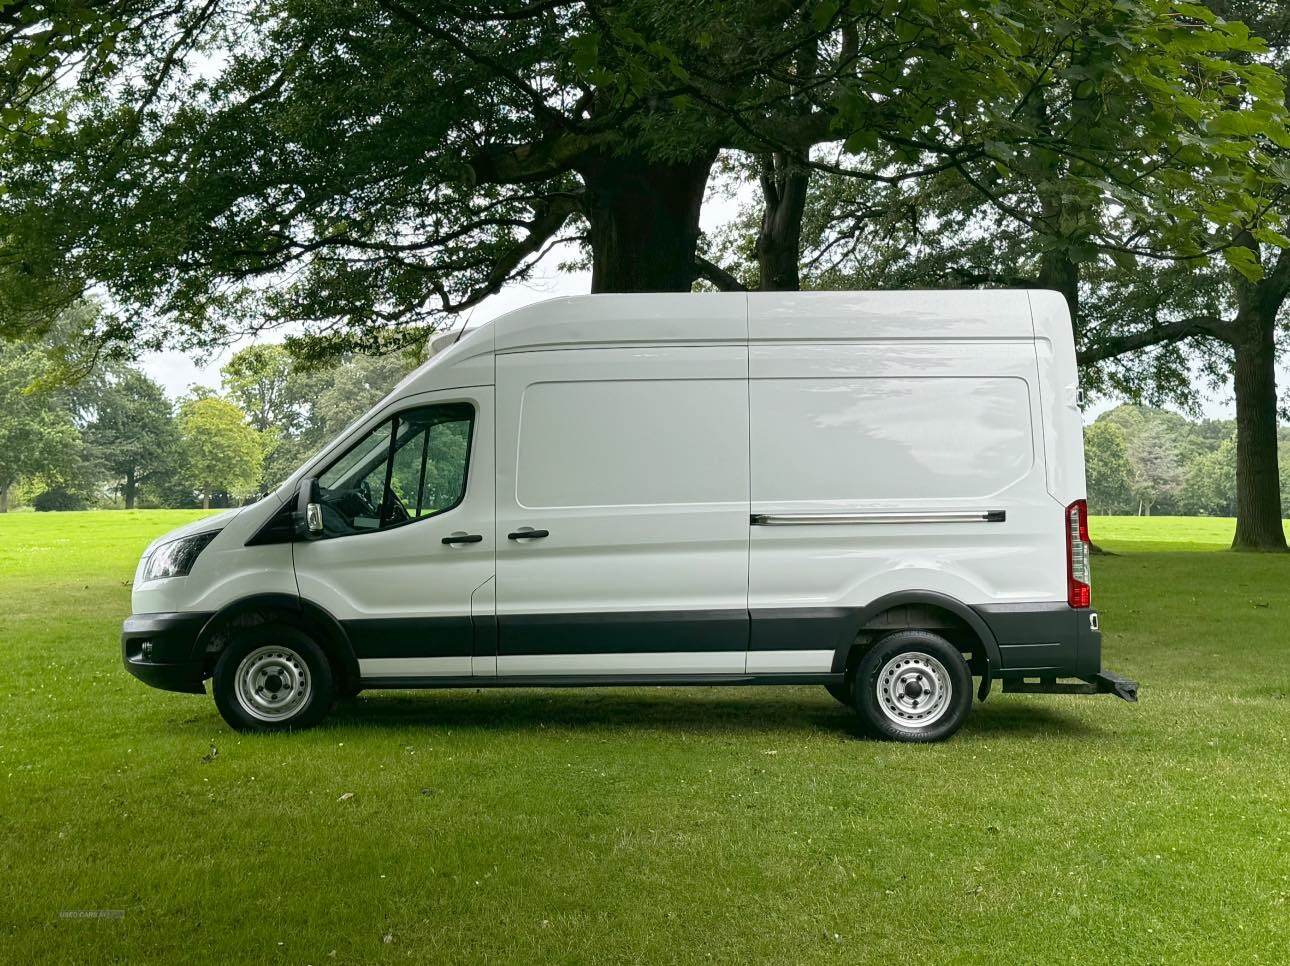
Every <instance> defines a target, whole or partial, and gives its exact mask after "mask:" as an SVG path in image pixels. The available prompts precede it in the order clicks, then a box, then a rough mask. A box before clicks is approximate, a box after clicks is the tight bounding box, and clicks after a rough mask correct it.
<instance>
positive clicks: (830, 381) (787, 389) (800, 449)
mask: <svg viewBox="0 0 1290 966" xmlns="http://www.w3.org/2000/svg"><path fill="white" fill-rule="evenodd" d="M749 372H750V383H749V398H750V406H751V429H752V445H751V453H750V455H751V463H752V512H753V514H754V516H755V517H757V516H765V517H768V518H771V520H772V521H774V522H776V523H777V524H778V525H765V526H753V527H752V541H751V550H750V563H749V607H750V608H751V609H752V611H753V612H754V613H757V612H758V611H761V610H771V611H791V610H792V609H797V608H805V609H820V608H837V607H848V608H855V607H863V606H865V605H866V604H868V603H869V602H870V601H873V600H875V599H877V598H879V597H882V596H885V595H887V594H892V593H898V592H906V591H914V590H917V591H931V592H935V593H939V594H944V595H947V596H949V597H951V598H954V599H955V600H958V601H960V602H962V603H964V604H975V603H982V602H1006V601H1048V600H1058V599H1062V598H1063V596H1064V594H1065V584H1064V580H1065V562H1064V557H1063V554H1064V544H1063V543H1062V534H1063V531H1062V511H1061V507H1060V505H1059V504H1058V503H1057V502H1056V501H1055V500H1054V499H1053V498H1052V497H1051V496H1050V495H1049V493H1048V491H1047V487H1046V483H1045V475H1044V461H1043V451H1042V437H1041V436H1040V433H1039V425H1040V420H1041V414H1040V410H1039V406H1038V398H1037V397H1038V393H1037V387H1036V385H1035V382H1036V380H1035V350H1034V345H1033V343H1032V342H1030V341H1029V340H1025V341H1022V340H1004V339H995V340H972V341H961V342H951V341H941V342H926V343H916V342H900V343H891V342H866V343H851V344H827V345H803V344H781V345H775V344H762V345H754V346H753V347H752V348H751V349H750V356H749ZM785 626H789V625H788V623H787V622H785ZM796 638H797V639H796V641H795V642H794V644H793V646H795V647H798V648H800V649H802V651H803V654H802V658H801V661H800V668H799V669H800V670H803V671H814V670H821V669H827V668H825V667H823V666H822V665H823V664H824V662H822V660H821V659H820V658H821V655H817V654H815V653H813V652H814V650H815V648H812V647H811V646H810V645H811V642H810V641H809V640H806V639H802V635H796ZM753 646H754V648H755V649H756V648H762V649H765V650H777V649H780V648H781V647H783V646H784V645H783V644H777V642H776V640H775V639H774V637H773V636H772V635H771V634H769V633H766V634H755V635H754V645H753ZM816 647H818V645H816ZM756 654H757V651H756V650H754V651H753V652H752V653H750V657H749V670H750V671H751V670H753V669H754V664H755V660H756ZM778 666H782V665H778Z"/></svg>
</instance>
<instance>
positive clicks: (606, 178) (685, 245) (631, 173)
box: [578, 151, 717, 292]
mask: <svg viewBox="0 0 1290 966" xmlns="http://www.w3.org/2000/svg"><path fill="white" fill-rule="evenodd" d="M716 157H717V155H716V152H715V151H708V152H706V153H705V154H703V155H702V156H701V157H699V158H696V159H694V160H693V161H687V162H682V163H676V164H665V163H659V162H655V161H650V160H648V159H646V158H644V157H642V156H640V155H638V154H632V153H629V154H624V155H616V156H609V155H598V156H596V157H594V158H589V159H587V160H585V161H583V162H582V163H581V164H580V166H579V168H578V173H579V174H580V175H582V179H583V182H584V183H585V184H586V186H587V191H586V206H587V220H588V221H589V222H590V223H591V291H593V292H688V291H690V286H691V285H692V284H693V283H694V278H695V267H694V254H695V249H696V247H697V246H698V242H699V210H700V208H701V207H702V205H703V192H704V190H705V189H706V188H707V185H708V173H709V172H710V171H711V170H712V164H713V162H714V161H715V160H716Z"/></svg>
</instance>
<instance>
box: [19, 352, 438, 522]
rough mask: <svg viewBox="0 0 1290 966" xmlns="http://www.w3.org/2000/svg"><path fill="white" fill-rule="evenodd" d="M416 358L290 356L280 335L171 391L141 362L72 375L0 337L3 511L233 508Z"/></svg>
mask: <svg viewBox="0 0 1290 966" xmlns="http://www.w3.org/2000/svg"><path fill="white" fill-rule="evenodd" d="M416 362H417V360H416V359H415V358H413V357H409V356H405V355H398V356H388V357H367V356H346V357H343V358H341V359H340V360H337V361H335V362H332V363H330V364H328V366H327V367H326V368H321V369H319V368H314V369H308V368H304V367H302V366H299V365H297V364H296V363H295V362H294V361H293V359H292V357H291V355H290V354H289V353H288V351H287V350H286V349H284V348H283V347H282V346H278V345H254V346H251V347H249V348H246V349H243V350H241V351H240V352H238V353H237V354H236V355H234V356H233V357H232V359H230V360H229V362H228V364H227V365H225V366H224V368H223V369H222V370H221V383H220V387H219V389H218V391H217V390H216V389H212V388H209V387H205V386H194V387H191V388H190V389H189V391H188V392H187V393H185V394H184V395H183V396H181V397H180V398H179V399H176V400H172V399H170V398H169V397H168V396H167V394H166V392H165V390H164V389H163V388H162V387H161V386H160V385H159V384H158V383H157V382H156V381H155V380H153V379H151V378H149V377H148V376H147V375H146V374H145V373H143V372H142V371H140V370H139V369H138V368H136V367H134V366H131V365H127V364H124V363H120V362H109V363H107V364H104V365H99V366H96V367H95V368H94V369H92V370H91V371H90V372H89V373H88V375H86V376H85V377H84V378H83V379H80V380H79V381H68V379H67V373H66V372H65V371H62V370H61V369H60V367H59V365H58V362H57V359H56V357H55V356H51V354H50V353H49V352H47V351H44V350H42V348H41V347H39V346H30V345H23V344H19V343H11V342H2V341H0V513H3V512H7V511H8V510H10V509H11V508H15V507H17V506H31V507H32V508H34V509H36V510H82V509H89V508H107V507H121V508H125V509H134V508H135V507H197V506H201V507H212V506H215V507H219V506H236V505H238V504H239V503H242V502H244V501H247V500H250V499H253V498H254V497H256V496H257V495H258V494H261V493H264V492H266V491H268V490H271V489H272V488H274V487H275V486H276V485H277V484H278V483H280V482H281V481H282V480H283V479H284V478H286V477H287V476H288V475H289V474H290V473H291V471H292V470H294V469H295V468H296V467H297V466H298V465H299V464H300V463H302V462H303V461H304V460H305V458H307V457H308V456H309V455H310V454H311V453H313V452H315V451H316V450H318V449H320V448H321V447H322V446H323V445H324V444H325V443H326V442H328V441H329V440H330V439H332V438H333V437H334V436H335V435H337V434H338V433H339V432H340V430H342V429H343V428H344V427H345V426H347V425H348V424H349V423H351V422H352V421H353V420H355V419H356V418H358V417H359V416H360V415H362V414H363V413H364V412H365V411H367V409H368V408H370V407H371V405H372V404H373V403H375V402H377V401H378V400H379V399H380V398H381V397H382V396H384V395H385V394H386V393H387V392H389V390H390V389H391V388H393V386H394V384H395V383H396V382H397V381H398V380H399V379H400V378H401V377H402V376H403V375H404V374H405V373H406V372H408V371H409V369H410V368H411V367H412V366H414V365H415V364H416Z"/></svg>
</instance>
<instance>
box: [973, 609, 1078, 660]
mask: <svg viewBox="0 0 1290 966" xmlns="http://www.w3.org/2000/svg"><path fill="white" fill-rule="evenodd" d="M974 609H975V610H976V612H977V613H978V614H980V615H981V618H982V619H983V620H984V621H985V622H986V624H988V625H989V627H990V630H991V632H992V633H993V634H994V636H995V639H996V640H997V641H998V642H999V654H1000V657H1001V658H1002V665H1003V666H1002V669H1001V670H1002V673H1003V675H1004V676H1005V677H1006V676H1008V675H1010V674H1011V675H1019V674H1023V673H1024V674H1026V675H1030V676H1045V677H1084V676H1087V675H1092V674H1096V673H1097V672H1098V671H1100V670H1101V668H1102V633H1101V631H1099V630H1094V629H1093V627H1092V622H1091V620H1090V618H1091V616H1092V615H1093V614H1095V613H1096V612H1095V611H1093V610H1091V609H1086V608H1082V609H1076V608H1073V607H1071V606H1069V605H1068V604H1067V603H1066V602H1065V601H1054V602H1052V603H1041V604H982V605H978V606H977V607H975V608H974Z"/></svg>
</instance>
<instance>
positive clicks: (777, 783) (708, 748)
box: [0, 511, 1290, 964]
mask: <svg viewBox="0 0 1290 966" xmlns="http://www.w3.org/2000/svg"><path fill="white" fill-rule="evenodd" d="M193 516H194V514H191V513H180V512H163V511H151V512H149V511H144V512H106V513H86V514H71V513H69V514H57V515H53V514H51V515H45V514H13V515H9V516H7V517H0V658H2V661H0V960H2V961H15V962H27V961H31V960H47V961H58V962H65V961H76V960H79V961H85V962H96V963H97V962H108V961H120V962H124V961H130V962H139V961H164V962H190V961H203V962H207V961H209V962H265V963H330V962H376V961H390V962H409V961H411V962H416V961H485V960H486V961H490V962H509V963H533V962H538V961H549V960H556V961H561V962H639V961H649V962H655V961H658V962H747V961H757V962H775V963H788V962H807V961H809V962H836V963H848V964H850V963H857V962H865V961H882V962H887V963H900V962H915V963H933V962H947V961H963V962H972V961H977V962H1002V963H1023V962H1079V963H1088V962H1101V963H1158V962H1169V963H1175V962H1265V963H1284V962H1286V960H1287V955H1288V954H1287V949H1290V697H1288V693H1290V663H1288V662H1290V557H1282V556H1269V555H1258V554H1232V553H1204V554H1201V553H1195V552H1160V550H1161V548H1165V547H1168V546H1176V547H1185V548H1188V550H1190V549H1192V548H1196V547H1203V546H1209V547H1215V548H1216V547H1221V546H1223V545H1224V544H1225V542H1226V541H1227V540H1229V539H1230V533H1231V521H1216V520H1205V521H1195V520H1168V519H1159V518H1157V519H1154V520H1136V519H1130V520H1109V519H1097V520H1095V521H1094V523H1093V536H1094V538H1095V539H1097V540H1098V541H1099V542H1101V543H1102V544H1103V545H1105V546H1106V547H1107V548H1108V549H1110V550H1113V551H1116V552H1117V553H1118V554H1119V555H1118V556H1112V557H1106V558H1097V559H1096V561H1095V564H1094V566H1095V570H1094V601H1095V603H1097V604H1098V605H1099V607H1100V608H1101V611H1102V615H1103V626H1104V628H1105V631H1106V642H1105V663H1106V666H1107V667H1109V668H1111V669H1114V670H1117V671H1120V672H1123V673H1126V674H1128V675H1130V676H1132V677H1134V678H1137V679H1139V680H1140V681H1141V682H1142V684H1143V698H1142V702H1141V704H1139V705H1137V706H1132V705H1128V704H1125V703H1123V702H1120V701H1116V700H1114V699H1112V698H1110V697H1083V698H1077V697H1057V696H1050V697H1045V696H1019V695H1002V694H998V693H996V694H994V695H993V696H991V698H990V699H989V700H988V701H987V702H986V703H985V704H984V705H982V706H979V707H978V708H977V709H976V710H975V711H974V713H973V715H972V717H971V718H970V719H969V721H968V724H967V725H966V726H965V727H964V729H963V730H962V731H961V732H960V733H959V735H958V736H957V737H956V738H955V739H954V740H952V741H950V742H949V743H947V744H942V745H936V746H931V747H911V746H904V745H891V744H879V743H874V742H869V741H865V740H862V739H859V738H857V737H856V736H855V733H854V729H853V724H852V718H851V715H850V714H849V713H848V712H847V711H845V710H844V709H842V708H841V707H839V706H838V705H836V704H835V703H834V702H833V700H832V699H831V698H829V697H828V696H827V695H826V694H825V693H824V691H823V689H820V688H792V689H788V688H785V689H762V688H756V689H740V688H732V689H718V688H712V689H706V688H705V689H693V690H686V689H658V690H648V689H640V690H570V691H541V690H519V691H481V692H470V691H460V692H421V693H417V692H385V693H376V694H370V695H365V696H364V697H363V698H361V699H360V700H359V701H358V702H356V703H355V704H354V705H352V706H350V707H346V708H343V709H340V710H338V713H336V714H335V715H334V716H333V717H332V718H331V719H329V721H328V723H327V724H326V725H324V726H323V727H321V728H319V729H316V730H314V731H310V732H305V733H301V734H296V735H286V736H256V737H243V736H239V735H237V734H235V733H233V732H231V731H229V730H228V729H227V728H226V727H225V726H224V724H223V723H222V722H221V720H220V719H219V717H218V716H217V715H216V712H215V708H214V705H213V703H212V702H211V700H210V698H209V697H206V698H202V697H197V696H192V695H177V694H166V693H162V692H159V691H153V690H150V689H148V688H146V687H145V686H144V685H142V684H140V683H139V682H138V681H135V680H134V679H133V678H131V677H129V676H128V675H127V674H126V673H125V671H123V670H122V669H121V666H120V657H119V652H118V643H117V633H118V630H119V624H120V621H121V619H122V618H123V617H124V616H125V615H126V614H127V612H128V610H129V582H130V578H131V576H132V572H133V568H134V565H135V561H136V559H137V556H138V554H139V551H140V550H141V549H142V547H143V545H144V544H145V543H146V542H147V541H148V540H149V539H150V538H151V537H152V536H154V535H156V534H158V533H160V532H162V531H164V530H166V529H169V528H170V527H172V526H175V525H177V524H179V523H181V522H183V521H185V520H187V519H191V518H192V517H193ZM1175 538H1176V539H1175ZM1144 546H1146V547H1150V548H1152V550H1153V551H1154V552H1140V551H1141V549H1142V548H1143V547H1144ZM349 793H352V797H350V798H345V799H344V800H342V796H345V795H347V794H349ZM78 910H118V911H120V912H121V913H123V915H122V916H121V917H120V918H69V917H66V916H65V915H63V914H64V913H67V912H75V911H78Z"/></svg>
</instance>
